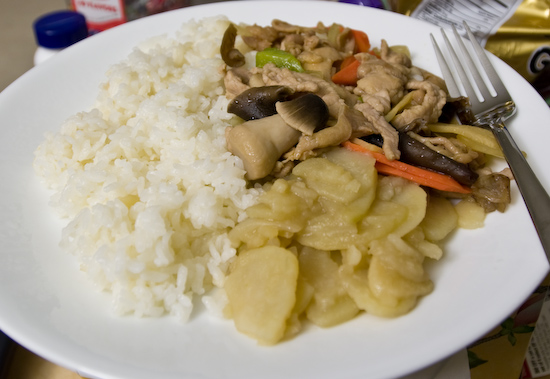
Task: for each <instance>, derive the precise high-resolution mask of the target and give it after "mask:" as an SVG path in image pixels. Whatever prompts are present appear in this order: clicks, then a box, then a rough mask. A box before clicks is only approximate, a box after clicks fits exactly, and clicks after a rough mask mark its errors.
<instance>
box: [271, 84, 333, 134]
mask: <svg viewBox="0 0 550 379" xmlns="http://www.w3.org/2000/svg"><path fill="white" fill-rule="evenodd" d="M275 109H276V110H277V113H278V114H280V115H281V117H282V118H283V119H284V120H285V121H286V122H287V124H289V125H290V126H292V127H293V128H294V129H297V130H299V131H301V132H302V133H304V134H305V135H307V136H310V135H312V134H313V132H315V131H316V130H319V129H321V128H323V127H324V126H325V125H326V124H327V121H328V117H329V113H328V107H327V104H326V103H325V102H324V101H323V99H321V98H320V97H319V96H317V95H315V94H313V93H307V94H305V95H302V96H300V97H298V98H296V99H294V100H291V101H283V102H278V103H276V104H275Z"/></svg>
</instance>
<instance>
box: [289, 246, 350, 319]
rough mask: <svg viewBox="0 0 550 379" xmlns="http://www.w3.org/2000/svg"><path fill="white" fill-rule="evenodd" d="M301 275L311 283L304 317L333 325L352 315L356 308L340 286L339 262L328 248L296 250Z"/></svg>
mask: <svg viewBox="0 0 550 379" xmlns="http://www.w3.org/2000/svg"><path fill="white" fill-rule="evenodd" d="M299 261H300V275H301V276H302V277H303V278H304V279H305V280H306V281H307V282H308V283H309V284H310V285H311V286H312V287H313V298H312V300H311V303H309V305H308V307H307V309H306V316H307V318H308V319H309V320H310V321H311V322H313V323H314V324H316V325H319V326H322V327H329V326H334V325H337V324H341V323H342V322H345V321H348V320H350V319H352V318H353V317H355V315H356V314H357V313H358V312H359V309H358V308H357V306H356V305H355V303H354V301H353V300H352V299H351V298H350V297H349V295H348V294H347V292H346V291H345V290H344V288H343V287H342V284H341V281H340V276H339V274H338V264H337V263H336V262H335V261H333V260H332V259H331V257H330V252H328V251H320V250H316V249H311V248H304V249H302V251H301V252H300V254H299Z"/></svg>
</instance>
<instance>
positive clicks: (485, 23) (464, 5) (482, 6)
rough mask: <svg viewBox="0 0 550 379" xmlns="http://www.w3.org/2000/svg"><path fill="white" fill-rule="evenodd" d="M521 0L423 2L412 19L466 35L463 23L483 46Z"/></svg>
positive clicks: (429, 0) (433, 0) (436, 0)
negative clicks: (452, 28) (453, 27)
mask: <svg viewBox="0 0 550 379" xmlns="http://www.w3.org/2000/svg"><path fill="white" fill-rule="evenodd" d="M521 1H522V0H482V1H455V0H423V1H422V2H421V3H420V4H419V5H418V6H417V7H416V9H415V10H414V11H413V12H412V13H411V16H412V17H414V18H418V19H420V20H424V21H428V22H430V23H432V24H435V25H438V26H440V27H442V28H446V29H449V28H451V27H452V26H455V27H456V29H457V30H458V32H459V33H460V34H462V35H464V34H466V33H465V30H464V27H463V25H462V22H463V21H466V22H467V23H468V26H469V27H470V29H471V30H472V32H473V33H474V35H475V36H476V39H477V40H478V41H479V42H480V43H481V44H482V45H485V43H486V42H487V38H489V36H490V35H492V34H494V33H495V32H496V31H497V30H498V28H500V27H501V26H502V24H504V23H505V22H506V21H507V20H508V19H509V18H510V17H511V16H512V15H513V14H514V12H515V10H516V9H517V7H518V6H519V5H520V4H521Z"/></svg>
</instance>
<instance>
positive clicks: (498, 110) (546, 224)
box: [431, 22, 550, 261]
mask: <svg viewBox="0 0 550 379" xmlns="http://www.w3.org/2000/svg"><path fill="white" fill-rule="evenodd" d="M464 27H465V29H466V32H467V34H468V37H469V39H470V42H471V43H472V47H473V49H474V51H475V55H476V56H477V58H478V60H479V61H478V62H479V63H480V64H481V67H483V70H484V71H485V74H486V77H487V78H488V79H489V81H490V83H491V85H492V86H493V89H494V91H495V92H496V95H493V94H491V91H490V89H489V88H488V87H487V85H486V83H485V82H484V80H483V78H482V73H481V72H480V71H479V70H478V68H477V66H476V64H475V62H474V59H473V58H472V55H471V54H470V53H469V51H468V49H467V48H466V46H465V44H464V41H463V40H462V38H461V37H460V35H459V33H458V31H457V30H456V28H455V27H454V26H453V32H454V35H455V37H456V41H457V44H458V46H459V48H460V52H461V53H462V57H463V59H462V61H465V62H467V66H468V67H467V68H465V67H464V65H463V64H462V63H461V60H460V59H459V55H458V54H457V52H456V50H455V49H454V48H453V45H452V44H451V42H450V40H449V38H448V37H447V34H446V33H445V31H444V30H443V29H441V33H442V34H443V39H444V41H445V45H446V46H447V49H448V51H449V55H450V56H451V59H452V61H453V63H454V66H455V69H456V72H457V73H458V76H459V77H460V81H461V83H462V85H463V86H464V90H465V91H466V96H468V98H469V100H470V102H471V106H472V112H473V114H474V118H475V123H474V125H476V126H480V127H489V128H490V129H491V130H492V132H493V134H494V136H495V138H496V140H497V141H498V143H499V144H500V147H501V148H502V151H503V153H504V156H505V158H506V161H507V162H508V165H509V166H510V169H511V170H512V173H513V174H514V178H515V180H516V183H517V185H518V188H519V190H520V192H521V194H522V196H523V200H524V201H525V204H526V205H527V209H528V211H529V213H530V215H531V219H532V220H533V224H534V225H535V228H536V229H537V233H538V235H539V238H540V240H541V243H542V247H543V249H544V251H545V252H546V256H547V258H548V260H549V261H550V197H549V196H548V193H547V192H546V190H545V189H544V187H543V186H542V185H541V183H540V182H539V180H538V179H537V177H536V176H535V174H534V172H533V170H532V169H531V167H530V166H529V164H528V163H527V160H526V159H525V157H524V156H523V153H522V152H521V150H520V149H519V148H518V146H517V145H516V143H515V142H514V140H513V138H512V136H511V135H510V132H509V131H508V129H507V128H506V126H505V125H504V121H506V120H507V119H508V118H510V117H512V116H513V115H514V114H515V112H516V105H515V104H514V101H513V100H512V97H511V96H510V94H509V93H508V91H507V90H506V87H505V86H504V84H503V83H502V80H501V79H500V78H499V76H498V74H497V72H496V71H495V69H494V67H493V65H492V64H491V62H490V61H489V59H488V57H487V55H486V53H485V51H484V50H483V48H482V47H481V45H480V44H479V43H478V42H477V40H476V38H475V37H474V35H473V33H472V31H471V30H470V28H469V27H468V25H467V24H466V22H464ZM431 38H432V43H433V45H434V49H435V53H436V56H437V60H438V61H439V66H440V67H441V70H442V72H443V78H444V79H445V82H446V84H447V88H448V90H449V95H451V97H459V96H461V93H460V89H459V86H458V84H457V82H456V81H455V79H454V77H453V74H452V72H451V69H450V66H449V64H448V63H447V61H446V59H445V57H444V56H443V54H442V52H441V50H440V48H439V46H438V45H437V42H436V40H435V38H434V36H433V34H432V35H431ZM467 70H468V71H469V72H470V74H471V78H473V80H470V78H469V77H468V75H467ZM475 88H477V89H478V91H479V93H480V94H481V96H482V97H483V100H479V99H478V96H477V94H476V91H475Z"/></svg>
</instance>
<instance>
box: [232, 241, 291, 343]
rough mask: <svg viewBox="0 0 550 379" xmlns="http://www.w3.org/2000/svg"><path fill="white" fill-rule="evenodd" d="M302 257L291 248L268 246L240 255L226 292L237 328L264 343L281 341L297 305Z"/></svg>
mask: <svg viewBox="0 0 550 379" xmlns="http://www.w3.org/2000/svg"><path fill="white" fill-rule="evenodd" d="M297 280H298V259H297V258H296V256H295V255H294V254H293V253H292V252H290V251H289V250H286V249H283V248H281V247H276V246H265V247H261V248H258V249H252V250H248V251H245V252H243V253H241V254H239V256H238V257H237V259H236V261H235V262H234V265H233V266H232V269H231V272H230V274H229V275H228V276H227V278H226V282H225V291H226V292H227V298H228V300H229V304H228V306H229V307H230V312H231V315H232V317H233V320H234V322H235V327H236V328H237V330H239V331H240V332H241V333H244V334H246V335H248V336H250V337H252V338H254V339H256V340H257V341H258V342H259V343H260V344H263V345H272V344H275V343H277V342H278V341H280V340H281V339H282V338H283V336H284V334H285V329H286V326H287V320H288V319H289V317H290V315H291V313H292V310H293V309H294V306H295V304H296V288H297Z"/></svg>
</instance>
